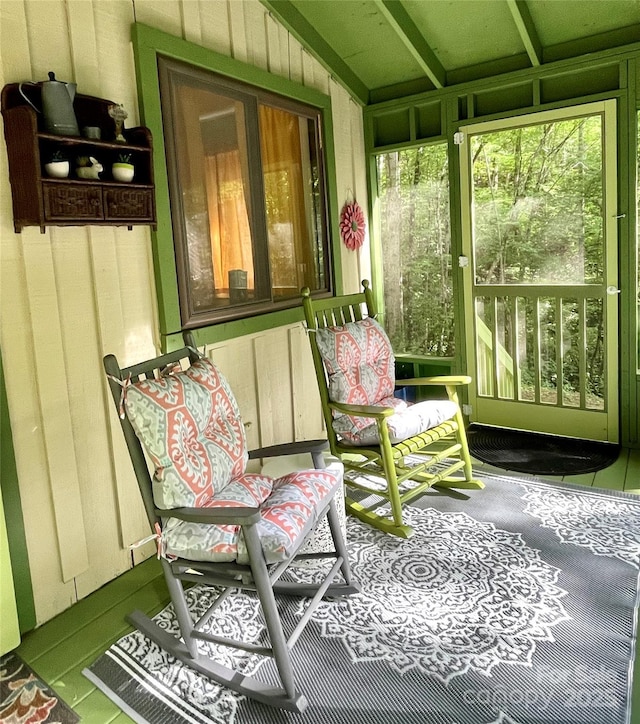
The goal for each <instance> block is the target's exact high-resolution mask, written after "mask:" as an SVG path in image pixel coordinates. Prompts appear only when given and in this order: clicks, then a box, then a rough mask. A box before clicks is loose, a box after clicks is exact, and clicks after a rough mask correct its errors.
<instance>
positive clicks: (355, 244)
mask: <svg viewBox="0 0 640 724" xmlns="http://www.w3.org/2000/svg"><path fill="white" fill-rule="evenodd" d="M365 228H366V223H365V220H364V213H363V212H362V208H361V207H360V204H359V203H358V202H357V201H348V202H347V203H346V204H345V205H344V206H343V207H342V211H341V212H340V236H341V237H342V241H343V242H344V245H345V246H346V247H347V249H351V250H355V249H359V248H360V247H361V246H362V245H363V244H364V232H365Z"/></svg>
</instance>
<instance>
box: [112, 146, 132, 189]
mask: <svg viewBox="0 0 640 724" xmlns="http://www.w3.org/2000/svg"><path fill="white" fill-rule="evenodd" d="M134 172H135V169H134V166H133V164H132V163H131V154H130V153H121V154H119V155H118V160H117V161H116V162H115V163H114V164H113V165H112V166H111V174H112V176H113V178H114V179H115V180H116V181H125V182H128V181H132V180H133V174H134Z"/></svg>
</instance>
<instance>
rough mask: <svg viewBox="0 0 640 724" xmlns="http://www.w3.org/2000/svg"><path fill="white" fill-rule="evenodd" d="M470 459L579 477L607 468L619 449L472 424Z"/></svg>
mask: <svg viewBox="0 0 640 724" xmlns="http://www.w3.org/2000/svg"><path fill="white" fill-rule="evenodd" d="M468 438H469V449H470V451H471V454H472V455H473V457H475V458H476V459H477V460H481V461H482V462H485V463H488V464H489V465H493V466H495V467H496V468H502V469H504V470H515V471H517V472H520V473H529V474H531V475H580V474H581V473H592V472H595V471H596V470H601V469H602V468H606V467H608V466H609V465H611V464H612V463H614V462H615V461H616V460H617V459H618V455H619V453H620V446H619V445H614V444H612V443H608V442H596V441H593V440H579V439H575V438H570V437H557V436H555V435H542V434H539V433H535V432H526V431H522V430H509V429H505V428H500V427H490V426H487V425H478V424H476V423H473V424H472V425H470V426H469V430H468Z"/></svg>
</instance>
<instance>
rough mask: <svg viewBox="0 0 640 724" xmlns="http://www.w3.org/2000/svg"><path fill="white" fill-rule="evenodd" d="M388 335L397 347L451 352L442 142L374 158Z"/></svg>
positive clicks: (446, 186)
mask: <svg viewBox="0 0 640 724" xmlns="http://www.w3.org/2000/svg"><path fill="white" fill-rule="evenodd" d="M378 185H379V197H380V210H381V214H380V216H381V231H382V244H383V272H384V290H385V310H386V326H387V332H388V333H389V336H390V338H391V342H392V344H393V346H394V348H395V349H397V350H402V351H405V352H412V353H414V354H430V355H436V356H451V355H453V353H454V326H453V289H452V281H451V234H450V225H449V182H448V163H447V147H446V144H438V145H435V146H425V147H421V148H417V149H406V150H403V151H396V152H392V153H388V154H385V155H382V156H380V157H379V159H378Z"/></svg>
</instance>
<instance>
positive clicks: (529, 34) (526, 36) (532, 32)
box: [507, 0, 542, 67]
mask: <svg viewBox="0 0 640 724" xmlns="http://www.w3.org/2000/svg"><path fill="white" fill-rule="evenodd" d="M507 5H508V6H509V10H511V15H513V19H514V21H515V24H516V27H517V28H518V33H520V38H521V39H522V42H523V43H524V47H525V48H526V49H527V54H528V55H529V60H530V61H531V65H533V66H534V67H535V66H537V65H540V64H541V63H542V43H541V42H540V37H539V36H538V31H537V30H536V26H535V25H534V24H533V18H532V17H531V13H530V12H529V8H528V7H527V3H526V2H525V0H507Z"/></svg>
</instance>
